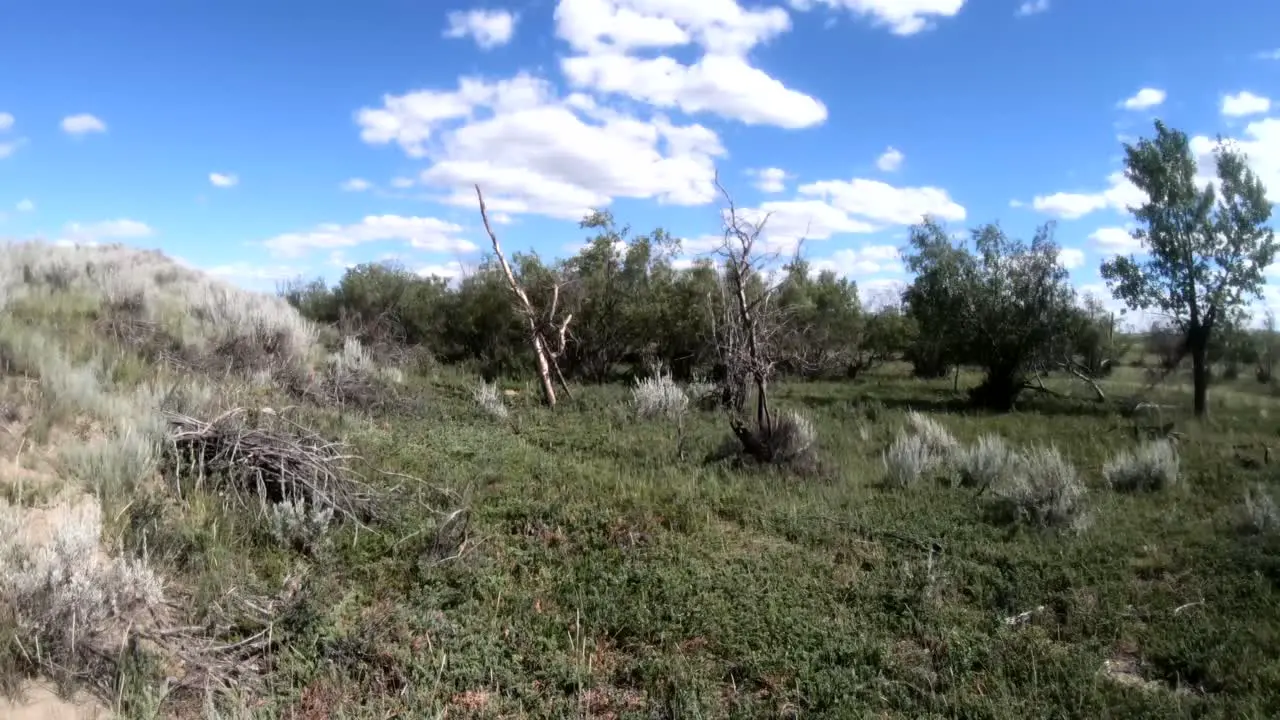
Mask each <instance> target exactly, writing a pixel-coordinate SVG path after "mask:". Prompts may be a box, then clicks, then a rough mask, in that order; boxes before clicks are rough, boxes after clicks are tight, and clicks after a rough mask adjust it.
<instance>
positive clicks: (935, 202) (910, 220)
mask: <svg viewBox="0 0 1280 720" xmlns="http://www.w3.org/2000/svg"><path fill="white" fill-rule="evenodd" d="M797 192H798V193H799V197H798V198H796V199H794V200H778V201H770V202H764V203H761V204H760V205H759V206H758V207H754V208H739V217H740V219H742V220H744V221H747V222H760V221H762V220H763V221H764V222H765V226H764V230H763V232H762V233H761V239H762V240H763V242H764V243H765V250H767V251H769V252H777V253H783V254H786V253H790V252H793V251H794V250H795V249H796V246H797V245H798V244H799V243H800V242H801V241H806V240H827V239H828V238H831V237H832V236H834V235H842V234H846V233H855V234H866V233H873V232H877V231H880V230H883V229H885V228H886V227H891V226H894V225H911V224H914V223H917V222H920V220H921V219H923V218H924V216H925V215H933V216H935V217H938V218H940V219H943V220H963V219H964V218H965V209H964V207H962V206H961V205H959V204H958V203H956V202H955V201H953V200H952V199H951V198H950V196H948V195H947V193H946V191H944V190H941V189H939V188H932V187H914V188H913V187H907V188H898V187H894V186H892V185H889V184H887V183H883V182H880V181H878V180H865V179H861V178H855V179H853V180H824V181H821V182H815V183H808V184H806V185H801V186H800V187H799V188H798V189H797ZM720 240H721V239H720V237H719V236H715V235H710V236H705V237H703V238H699V239H695V240H692V241H686V242H685V248H686V249H687V250H689V251H690V252H695V253H697V252H705V251H707V250H710V249H712V248H714V247H716V246H717V245H719V243H720ZM845 259H846V260H847V259H848V258H845ZM862 259H863V258H862V257H859V258H858V260H859V261H861V260H862ZM885 259H886V258H884V257H880V258H877V260H879V261H884V260H885Z"/></svg>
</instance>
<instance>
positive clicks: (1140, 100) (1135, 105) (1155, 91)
mask: <svg viewBox="0 0 1280 720" xmlns="http://www.w3.org/2000/svg"><path fill="white" fill-rule="evenodd" d="M1166 97H1168V93H1166V92H1165V91H1164V90H1161V89H1159V88H1150V87H1145V88H1142V89H1141V90H1139V91H1138V92H1137V93H1135V94H1134V95H1133V96H1132V97H1130V98H1127V99H1125V100H1123V101H1122V102H1121V103H1120V106H1121V107H1123V108H1124V109H1125V110H1150V109H1151V108H1153V107H1157V106H1159V105H1162V104H1163V103H1164V101H1165V98H1166Z"/></svg>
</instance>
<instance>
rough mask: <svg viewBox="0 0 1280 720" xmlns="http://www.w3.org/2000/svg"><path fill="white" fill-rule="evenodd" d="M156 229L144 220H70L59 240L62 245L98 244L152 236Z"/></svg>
mask: <svg viewBox="0 0 1280 720" xmlns="http://www.w3.org/2000/svg"><path fill="white" fill-rule="evenodd" d="M154 234H155V230H153V229H152V228H151V226H150V225H147V224H146V223H144V222H140V221H138V220H130V219H128V218H121V219H119V220H102V221H99V222H91V223H80V222H69V223H67V224H66V225H65V226H63V228H62V235H61V237H59V238H58V240H57V242H58V243H59V244H61V245H96V244H98V243H101V242H107V241H112V240H136V239H139V238H145V237H150V236H152V235H154Z"/></svg>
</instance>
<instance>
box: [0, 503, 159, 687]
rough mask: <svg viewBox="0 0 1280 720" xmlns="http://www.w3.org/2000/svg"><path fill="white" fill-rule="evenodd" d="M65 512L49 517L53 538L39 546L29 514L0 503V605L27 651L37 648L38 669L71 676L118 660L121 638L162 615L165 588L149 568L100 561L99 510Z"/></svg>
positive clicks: (92, 505)
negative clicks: (103, 656)
mask: <svg viewBox="0 0 1280 720" xmlns="http://www.w3.org/2000/svg"><path fill="white" fill-rule="evenodd" d="M60 510H61V512H59V513H58V514H57V515H56V516H54V515H50V517H49V520H50V525H51V528H50V530H51V537H50V538H49V539H48V541H47V542H40V541H39V539H38V538H35V537H33V536H32V533H31V529H30V528H29V527H27V524H26V521H25V520H24V515H23V513H24V509H23V508H19V507H14V506H11V505H10V504H9V503H8V502H6V501H4V500H2V499H0V590H2V592H0V597H3V598H4V600H5V604H6V606H7V610H8V612H9V613H10V614H11V615H10V616H11V618H12V619H13V621H14V622H15V623H16V626H17V632H18V636H19V639H20V640H21V641H22V642H23V644H24V646H25V647H29V648H32V650H33V652H34V649H35V648H39V651H40V662H42V663H47V664H51V665H52V666H54V667H61V668H63V669H65V670H68V671H73V672H74V671H75V670H76V669H77V668H79V667H81V666H82V665H83V664H84V663H85V662H88V661H90V660H91V659H93V658H96V657H97V656H98V654H100V653H107V654H108V657H110V656H111V654H112V653H116V652H119V650H120V649H121V647H120V643H121V642H122V640H123V637H122V635H123V634H122V633H121V632H120V631H122V630H124V629H125V627H126V626H127V625H128V624H129V623H130V622H131V621H132V620H133V619H134V618H135V617H136V616H138V615H139V614H140V613H143V612H145V611H155V610H159V609H160V605H161V604H162V602H163V600H164V584H163V582H162V581H161V579H160V578H159V577H158V576H157V575H156V574H155V573H154V572H152V571H151V569H150V568H148V567H147V565H146V563H145V562H144V561H141V560H132V559H125V558H119V557H107V556H105V555H104V554H103V552H102V549H101V548H100V547H99V543H100V541H101V536H102V517H101V511H100V510H99V507H98V505H97V504H96V503H94V502H91V501H86V502H83V503H81V504H79V505H74V506H70V505H68V506H63V507H62V508H60ZM113 630H114V631H116V632H112V631H113Z"/></svg>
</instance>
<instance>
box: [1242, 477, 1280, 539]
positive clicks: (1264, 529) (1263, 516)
mask: <svg viewBox="0 0 1280 720" xmlns="http://www.w3.org/2000/svg"><path fill="white" fill-rule="evenodd" d="M1241 514H1242V516H1243V517H1242V522H1243V524H1244V528H1245V530H1247V531H1249V532H1252V533H1256V534H1259V535H1275V534H1278V533H1280V506H1277V504H1276V500H1275V498H1274V497H1273V496H1272V495H1271V493H1270V492H1269V491H1268V490H1267V488H1266V486H1264V485H1261V484H1257V483H1255V484H1253V485H1250V486H1249V487H1248V488H1247V489H1246V490H1245V493H1244V502H1243V503H1242V507H1241Z"/></svg>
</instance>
